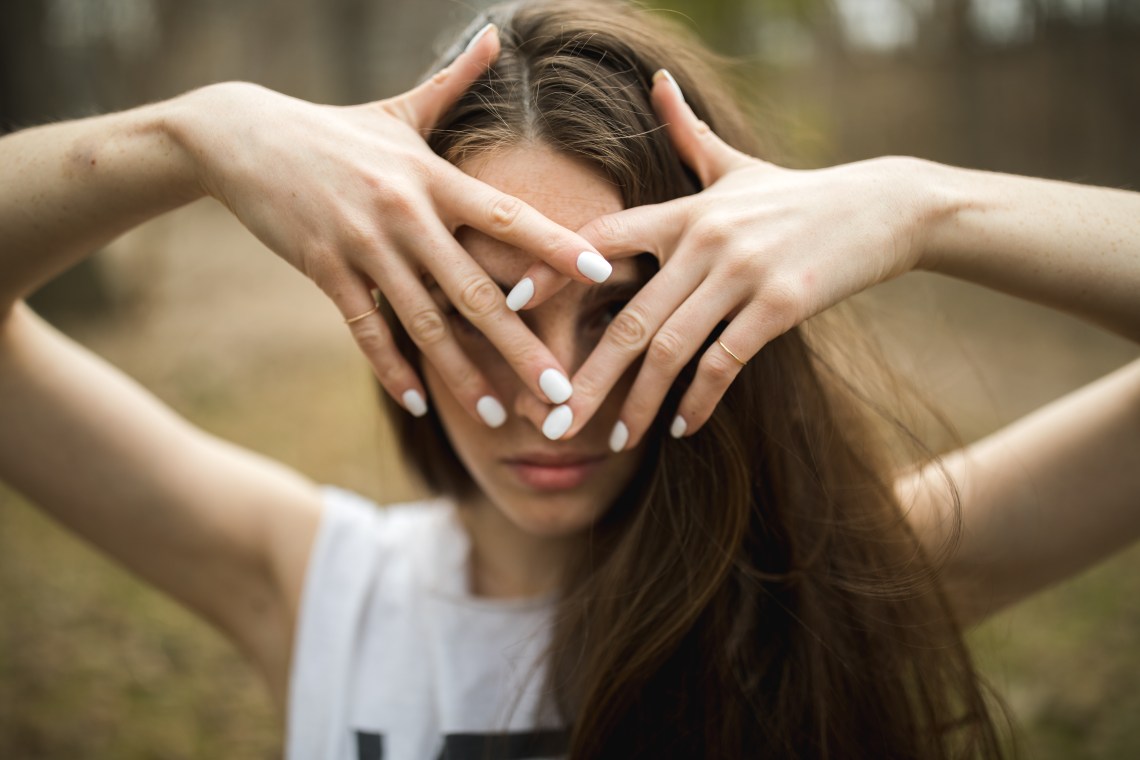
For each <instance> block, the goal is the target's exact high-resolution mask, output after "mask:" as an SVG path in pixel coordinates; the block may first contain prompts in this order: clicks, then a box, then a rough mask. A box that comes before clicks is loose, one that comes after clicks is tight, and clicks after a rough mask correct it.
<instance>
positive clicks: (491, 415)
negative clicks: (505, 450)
mask: <svg viewBox="0 0 1140 760" xmlns="http://www.w3.org/2000/svg"><path fill="white" fill-rule="evenodd" d="M378 280H379V281H380V282H384V284H385V287H384V288H383V293H384V297H385V298H387V299H388V301H389V303H391V304H392V310H393V311H395V312H396V316H397V317H398V318H399V320H400V322H401V324H403V326H404V329H405V330H406V331H407V333H408V336H409V337H410V338H411V339H412V340H413V341H414V342H415V344H416V345H417V346H418V347H419V349H420V351H421V352H422V353H423V355H424V358H425V359H427V360H428V361H430V362H431V363H432V366H434V367H435V368H436V370H438V371H439V374H440V376H441V377H442V378H443V381H444V383H445V384H446V385H447V387H448V389H449V390H450V391H451V394H452V395H453V396H454V397H455V399H456V400H457V401H458V402H459V404H460V406H462V407H463V408H464V409H466V410H467V412H468V413H469V414H470V415H471V416H472V417H473V418H475V419H476V420H480V421H482V422H483V423H485V424H487V425H488V426H490V427H493V428H495V427H499V426H500V425H502V424H503V423H504V422H505V421H506V408H505V407H504V406H503V403H502V399H500V398H499V397H498V396H497V394H496V393H495V391H494V389H493V388H492V387H491V385H490V383H488V382H487V379H486V378H485V377H483V373H482V372H480V371H479V368H478V367H476V366H475V365H474V364H473V363H472V362H471V360H470V358H468V356H467V354H466V353H464V351H463V349H462V348H461V347H460V345H459V343H458V342H457V341H456V339H455V335H454V333H453V331H452V330H451V327H450V326H449V324H448V320H447V318H446V317H445V315H444V314H443V313H442V311H441V310H440V308H439V305H438V304H436V302H435V301H434V300H432V298H431V296H430V295H429V294H428V292H427V289H426V288H424V286H423V283H421V282H420V281H419V278H417V277H416V276H415V274H413V273H412V271H411V270H410V269H408V268H407V267H404V266H396V267H388V268H387V271H385V272H384V274H383V276H382V277H380V278H378Z"/></svg>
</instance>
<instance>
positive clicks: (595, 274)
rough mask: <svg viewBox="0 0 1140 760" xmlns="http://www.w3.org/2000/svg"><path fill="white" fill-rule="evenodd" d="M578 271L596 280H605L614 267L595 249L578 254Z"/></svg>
mask: <svg viewBox="0 0 1140 760" xmlns="http://www.w3.org/2000/svg"><path fill="white" fill-rule="evenodd" d="M578 271H579V272H581V273H582V274H584V275H586V276H587V277H589V278H590V279H591V280H593V281H594V282H605V281H606V280H608V279H609V277H610V273H611V272H613V271H614V268H613V267H612V266H610V262H608V261H606V260H605V259H603V258H602V257H601V255H599V254H597V253H594V252H593V251H582V252H581V253H579V254H578Z"/></svg>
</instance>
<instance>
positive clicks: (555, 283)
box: [507, 199, 684, 311]
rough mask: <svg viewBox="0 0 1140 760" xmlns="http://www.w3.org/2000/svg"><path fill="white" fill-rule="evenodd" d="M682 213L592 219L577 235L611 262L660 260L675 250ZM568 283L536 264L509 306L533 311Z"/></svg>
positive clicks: (662, 210)
mask: <svg viewBox="0 0 1140 760" xmlns="http://www.w3.org/2000/svg"><path fill="white" fill-rule="evenodd" d="M679 200H680V199H679ZM683 213H684V207H683V206H682V204H680V203H679V202H677V203H674V202H672V201H671V202H669V203H661V204H656V205H650V206H638V207H636V208H631V209H626V210H624V211H618V212H616V213H614V214H606V215H604V216H600V217H598V218H596V219H593V220H591V221H590V222H589V223H588V224H587V225H586V226H585V227H582V228H581V229H579V230H578V234H579V235H580V236H582V238H584V239H585V240H586V242H587V244H589V245H591V246H592V247H594V248H596V249H597V250H598V252H599V253H601V254H602V255H603V256H604V257H605V258H607V259H610V260H613V259H620V258H625V257H627V256H631V255H638V254H641V253H652V254H654V255H655V256H657V258H658V260H661V259H662V254H663V253H664V252H665V251H667V250H671V249H672V248H673V243H674V242H675V240H676V239H677V236H678V235H679V233H680V229H681V226H682V225H681V218H682V217H681V215H682V214H683ZM568 282H569V280H568V279H567V278H566V277H565V276H564V275H562V273H561V272H559V271H558V270H556V269H554V268H553V267H551V266H550V265H549V264H547V263H545V262H542V261H539V262H536V263H535V264H533V265H532V266H531V267H530V268H529V269H528V270H527V271H526V273H525V274H524V275H523V276H522V277H521V278H519V281H518V282H517V283H516V284H515V286H514V288H513V289H512V290H511V292H510V293H509V294H508V295H507V305H508V306H509V307H510V308H511V309H512V310H513V311H519V310H520V309H524V308H526V309H530V308H534V307H535V306H538V305H539V304H541V303H543V302H544V301H546V300H547V299H548V298H550V297H551V296H553V295H554V294H555V293H557V292H558V291H560V290H562V288H564V287H565V286H566V284H567V283H568Z"/></svg>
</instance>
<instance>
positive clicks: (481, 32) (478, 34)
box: [463, 24, 494, 53]
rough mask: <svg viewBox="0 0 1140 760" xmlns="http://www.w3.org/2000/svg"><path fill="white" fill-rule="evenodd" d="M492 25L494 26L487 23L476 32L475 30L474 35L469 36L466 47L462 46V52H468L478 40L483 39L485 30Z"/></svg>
mask: <svg viewBox="0 0 1140 760" xmlns="http://www.w3.org/2000/svg"><path fill="white" fill-rule="evenodd" d="M493 26H494V24H487V25H486V26H485V27H483V28H482V29H480V30H479V31H478V32H476V33H475V36H474V37H472V38H471V41H470V42H468V43H467V47H465V48H463V52H464V53H470V52H471V48H473V47H475V46H476V45H478V44H479V40H481V39H483V35H485V34H486V33H487V30H488V29H490V28H491V27H493Z"/></svg>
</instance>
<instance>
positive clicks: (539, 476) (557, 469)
mask: <svg viewBox="0 0 1140 760" xmlns="http://www.w3.org/2000/svg"><path fill="white" fill-rule="evenodd" d="M604 459H605V455H597V456H586V455H581V454H578V455H572V454H559V455H552V454H544V453H534V454H524V455H522V456H519V457H514V458H512V459H505V460H503V463H504V464H506V465H507V467H509V468H510V470H511V472H512V473H514V475H515V477H516V478H518V479H519V481H520V482H522V483H523V484H524V485H526V486H529V487H530V488H533V489H535V490H536V491H564V490H566V489H569V488H576V487H578V486H580V485H582V483H584V482H585V481H586V479H587V478H588V477H589V476H590V474H591V473H593V471H594V470H596V469H597V468H598V466H599V465H601V463H602V461H603V460H604Z"/></svg>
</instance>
